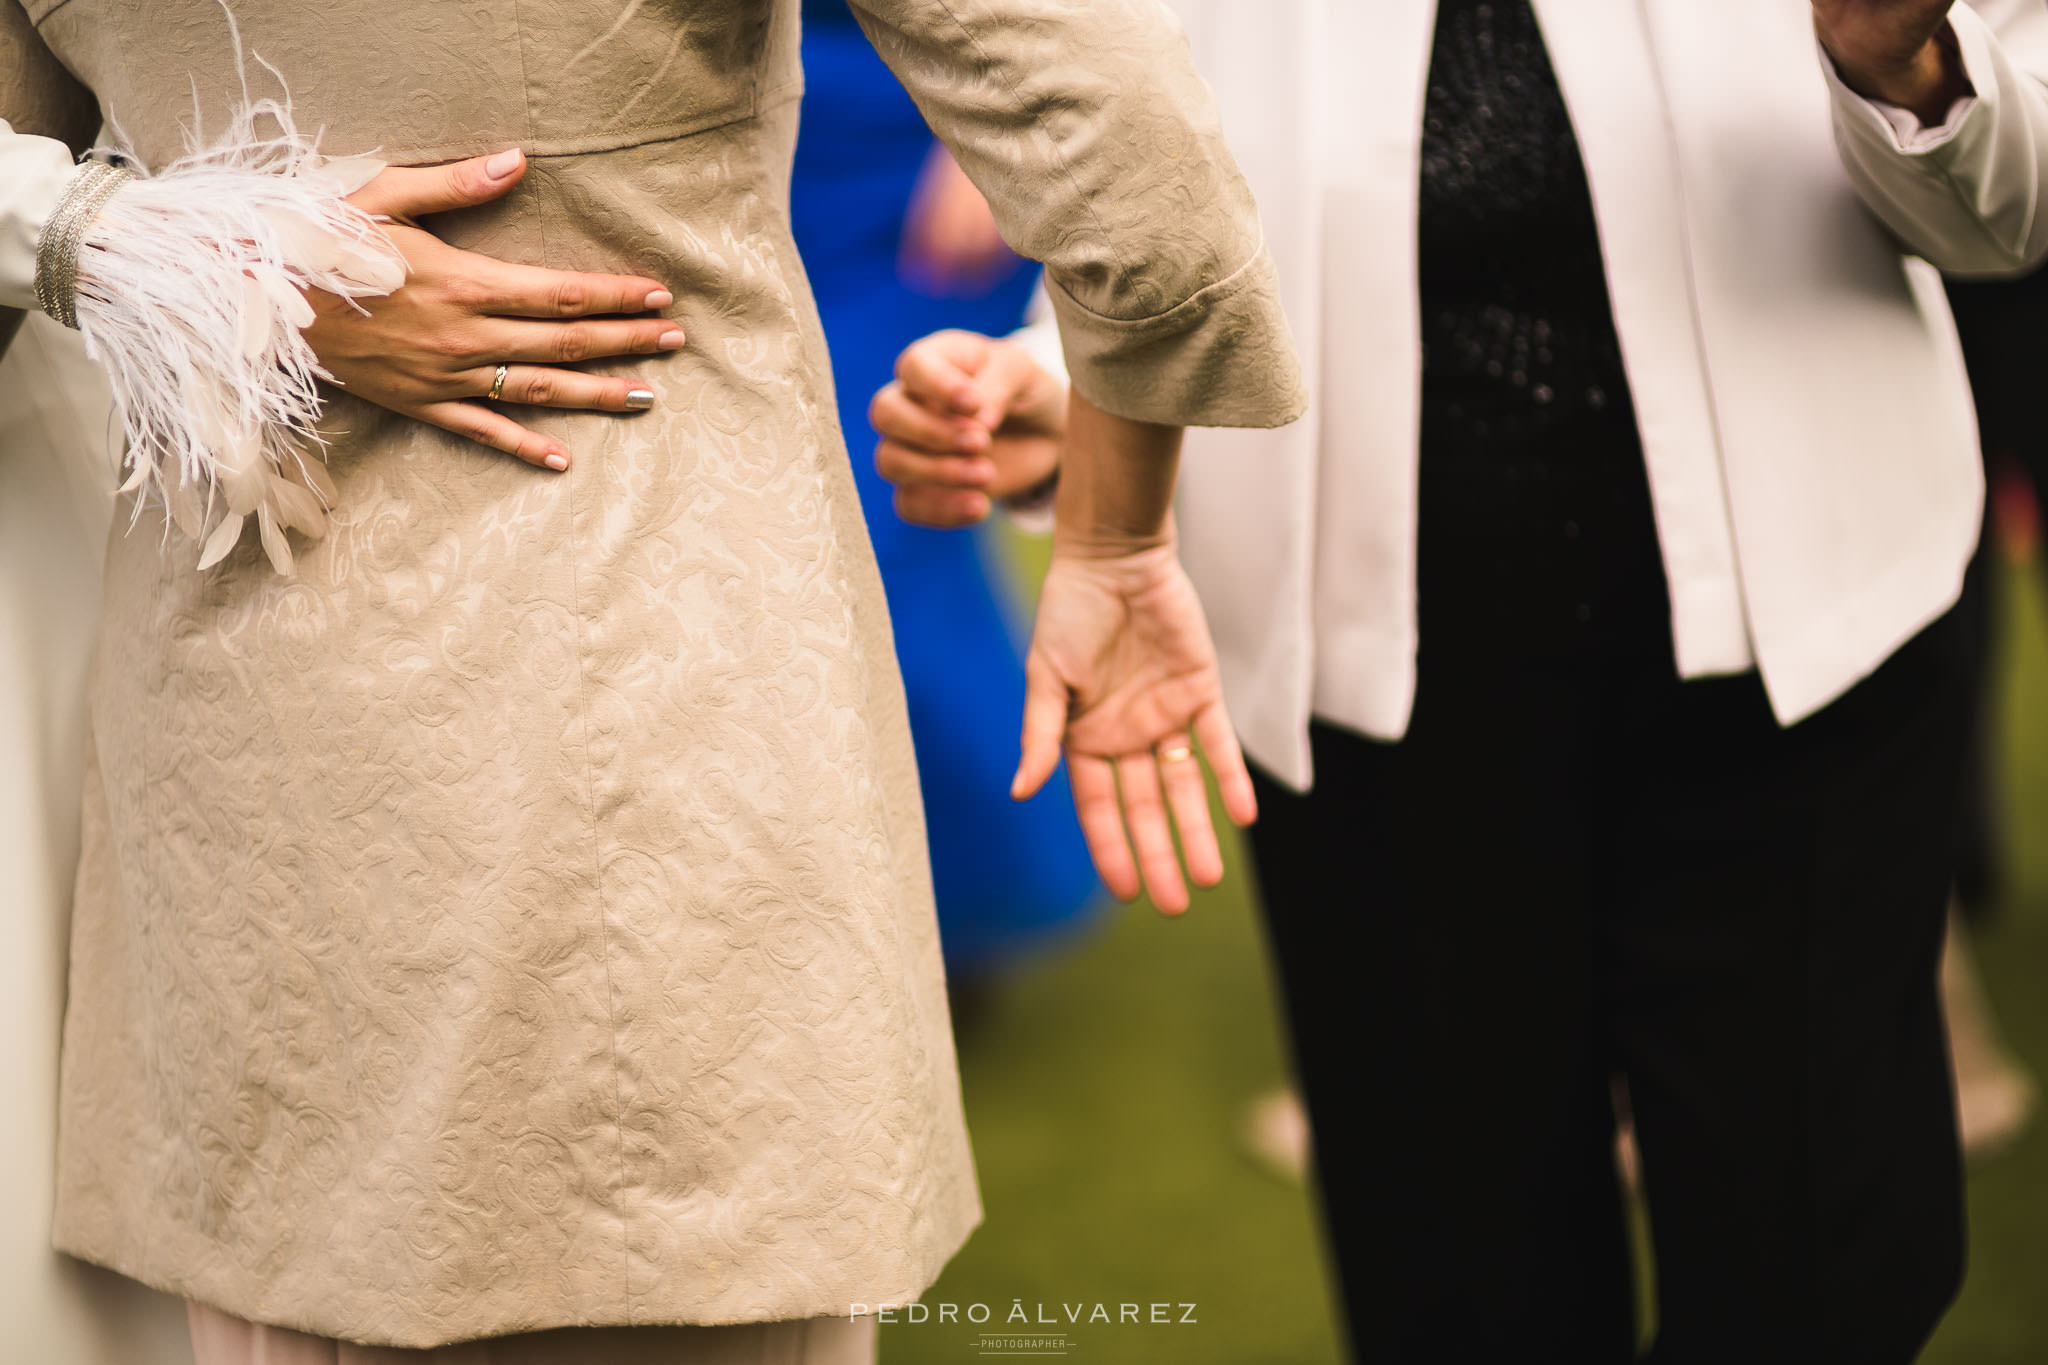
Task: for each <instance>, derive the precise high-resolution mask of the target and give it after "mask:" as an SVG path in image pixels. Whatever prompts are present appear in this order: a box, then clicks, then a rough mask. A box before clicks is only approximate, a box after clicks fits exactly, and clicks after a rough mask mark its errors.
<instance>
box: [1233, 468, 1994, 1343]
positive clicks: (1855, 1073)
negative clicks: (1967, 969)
mask: <svg viewBox="0 0 2048 1365" xmlns="http://www.w3.org/2000/svg"><path fill="white" fill-rule="evenodd" d="M1609 454H1610V455H1613V456H1615V458H1598V457H1588V458H1586V459H1585V460H1583V461H1582V462H1576V463H1575V462H1573V461H1569V460H1568V461H1563V462H1558V463H1553V462H1551V461H1547V460H1540V459H1539V460H1536V461H1533V462H1529V463H1525V464H1523V465H1519V466H1518V465H1517V464H1516V463H1515V462H1513V461H1512V460H1504V461H1501V462H1498V463H1493V464H1485V465H1459V464H1456V463H1453V462H1448V461H1446V462H1440V463H1439V464H1438V465H1437V466H1436V467H1435V468H1432V467H1431V465H1430V463H1429V461H1428V460H1427V459H1425V463H1424V476H1423V477H1424V483H1423V495H1422V496H1423V504H1422V505H1423V526H1422V551H1421V563H1420V595H1421V631H1422V634H1421V639H1422V650H1421V659H1420V683H1419V692H1418V697H1417V702H1416V707H1415V712H1414V719H1413V724H1412V727H1411V729H1410V731H1409V733H1408V735H1407V737H1406V738H1405V739H1404V740H1402V741H1401V742H1400V743H1398V744H1381V743H1375V742H1372V741H1368V740H1365V739H1362V738H1358V737H1355V736H1352V735H1350V734H1347V733H1344V732H1340V731H1337V730H1335V729H1331V728H1328V727H1321V726H1319V727H1318V728H1317V730H1316V732H1315V734H1314V749H1315V766H1316V785H1315V789H1314V791H1313V793H1312V794H1310V795H1308V796H1298V795H1295V794H1293V793H1290V792H1288V791H1285V790H1284V789H1282V788H1280V787H1278V786H1277V785H1276V784H1274V783H1273V782H1271V781H1270V780H1266V779H1264V778H1263V777H1262V778H1261V779H1260V790H1259V800H1260V810H1261V814H1260V819H1259V823H1258V824H1257V826H1256V827H1255V828H1254V830H1253V832H1252V842H1253V847H1254V852H1255V854H1256V858H1257V863H1258V871H1259V877H1260V880H1261V883H1262V885H1263V889H1264V896H1265V902H1266V913H1267V917H1268V924H1269V932H1270V935H1271V942H1272V946H1273V949H1274V953H1275V957H1276V960H1277V963H1278V967H1279V970H1280V974H1281V977H1282V981H1283V985H1284V990H1285V996H1286V1001H1287V1012H1288V1015H1289V1022H1290V1025H1291V1032H1292V1035H1293V1042H1294V1050H1295V1056H1296V1061H1297V1064H1298V1068H1299V1074H1300V1078H1301V1083H1302V1087H1303V1090H1304V1093H1305V1096H1306V1099H1307V1102H1308V1107H1309V1111H1310V1116H1311V1119H1312V1122H1313V1126H1314V1132H1315V1147H1316V1163H1317V1172H1318V1174H1317V1179H1318V1183H1319V1188H1320V1194H1321V1198H1322V1201H1323V1205H1324V1209H1325V1211H1326V1226H1327V1231H1328V1235H1329V1239H1330V1243H1331V1245H1332V1249H1333V1251H1334V1254H1335V1259H1336V1264H1337V1268H1338V1273H1339V1280H1340V1283H1341V1291H1342V1296H1343V1300H1344V1305H1345V1308H1346V1310H1347V1316H1348V1318H1349V1324H1350V1330H1351V1335H1352V1339H1353V1342H1354V1344H1355V1348H1356V1354H1357V1356H1358V1358H1359V1359H1361V1360H1363V1361H1368V1362H1418V1363H1419V1362H1430V1365H1440V1363H1442V1362H1459V1361H1486V1362H1523V1361H1566V1362H1573V1363H1574V1365H1597V1363H1599V1362H1608V1361H1626V1360H1632V1359H1634V1349H1633V1345H1632V1343H1633V1337H1634V1328H1633V1317H1632V1303H1631V1281H1630V1273H1629V1267H1628V1257H1627V1251H1626V1242H1625V1230H1624V1214H1623V1207H1622V1201H1621V1197H1620V1194H1619V1192H1618V1187H1617V1179H1616V1174H1615V1168H1614V1164H1613V1159H1612V1142H1613V1136H1614V1119H1613V1113H1612V1106H1611V1101H1610V1078H1611V1077H1612V1076H1613V1075H1614V1074H1615V1073H1617V1072H1618V1073H1620V1074H1621V1075H1622V1076H1624V1077H1625V1078H1626V1082H1627V1086H1628V1089H1629V1092H1630V1095H1631V1097H1632V1103H1633V1108H1634V1116H1635V1122H1636V1125H1637V1133H1638V1141H1639V1144H1640V1150H1641V1152H1642V1158H1643V1171H1644V1184H1645V1190H1646V1195H1647V1202H1648V1208H1649V1216H1650V1221H1651V1226H1652V1237H1653V1239H1654V1243H1655V1258H1656V1283H1657V1295H1658V1303H1659V1333H1658V1337H1657V1343H1656V1346H1655V1348H1654V1351H1653V1353H1652V1355H1651V1357H1650V1358H1651V1359H1652V1360H1654V1361H1657V1362H1662V1363H1663V1365H1691V1363H1692V1362H1702V1363H1710V1365H1736V1363H1738V1362H1739V1363H1740V1365H1767V1363H1768V1362H1778V1361H1785V1362H1793V1361H1797V1362H1800V1363H1801V1365H1851V1363H1853V1365H1883V1363H1884V1362H1906V1361H1910V1360H1912V1359H1914V1358H1915V1356H1916V1355H1917V1354H1918V1353H1919V1350H1920V1348H1921V1346H1922V1345H1923V1344H1924V1342H1925V1340H1926V1338H1927V1337H1928V1335H1929V1333H1930V1332H1931V1331H1932V1329H1933V1327H1934V1325H1935V1323H1936V1322H1937V1320H1938V1319H1939V1318H1940V1316H1941V1314H1942V1312H1943V1311H1944V1310H1945V1308H1946V1306H1947V1305H1948V1303H1949V1302H1950V1301H1951V1299H1952V1298H1953V1296H1954V1293H1955V1291H1956V1289H1957V1287H1958V1285H1959V1283H1960V1279H1961V1270H1962V1257H1963V1234H1962V1203H1961V1165H1960V1159H1959V1156H1958V1152H1957V1143H1956V1135H1955V1125H1954V1116H1953V1112H1952V1101H1951V1097H1950V1089H1949V1086H1950V1080H1949V1068H1948V1061H1947V1053H1946V1048H1945V1046H1944V1031H1943V1023H1942V1019H1941V1015H1940V1008H1939V1000H1938V996H1937V992H1936V975H1937V965H1938V960H1939V955H1940V949H1941V943H1942V935H1943V924H1944V906H1945V903H1946V900H1947V896H1948V892H1949V883H1950V876H1951V847H1952V843H1951V830H1952V827H1953V826H1952V811H1953V806H1954V802H1955V800H1956V796H1957V791H1958V787H1959V782H1960V773H1961V770H1962V763H1963V749H1964V735H1965V730H1966V724H1967V718H1968V715H1969V706H1970V695H1971V688H1972V687H1973V685H1974V679H1973V672H1974V670H1973V667H1972V664H1971V650H1970V648H1969V643H1968V641H1967V640H1966V639H1965V638H1963V637H1964V636H1965V635H1966V633H1967V631H1968V628H1969V621H1968V617H1967V615H1966V614H1965V613H1959V612H1952V613H1950V614H1949V616H1947V617H1945V618H1943V619H1942V620H1941V621H1939V622H1937V623H1936V624H1934V625H1933V626H1931V627H1929V628H1928V629H1927V630H1926V631H1925V632H1923V633H1922V634H1921V635H1920V636H1919V637H1917V638H1916V639H1914V640H1913V641H1912V642H1910V643H1909V644H1907V645H1906V646H1905V647H1904V648H1903V649H1902V650H1900V651H1899V653H1898V654H1896V655H1895V656H1894V657H1893V658H1892V659H1891V660H1890V661H1889V662H1887V663H1886V664H1885V665H1883V667H1882V668H1880V669H1879V670H1878V671H1877V672H1876V673H1875V674H1874V675H1873V676H1871V677H1870V678H1868V679H1867V680H1865V681H1864V682H1863V683H1862V684H1860V685H1859V686H1857V687H1856V688H1855V689H1854V690H1853V691H1851V692H1849V693H1848V694H1847V695H1846V696H1844V697H1843V698H1842V699H1841V700H1839V701H1837V702H1836V703H1835V704H1833V705H1831V706H1829V707H1828V708H1827V709H1826V710H1825V711H1823V712H1822V713H1820V714H1819V715H1817V716H1814V717H1812V718H1810V719H1808V720H1806V721H1804V722H1802V723H1800V724H1798V725H1795V726H1792V727H1790V728H1782V727H1780V726H1779V725H1778V724H1777V722H1776V721H1775V720H1774V718H1773V717H1772V714H1771V712H1770V709H1769V707H1768V705H1767V704H1766V701H1765V697H1764V693H1763V690H1762V687H1761V685H1760V684H1759V682H1758V681H1757V679H1756V677H1755V676H1754V675H1749V676H1743V677H1736V678H1727V679H1716V680H1706V681H1693V682H1684V683H1681V682H1679V681H1678V680H1677V676H1676V670H1675V667H1674V665H1673V662H1672V649H1671V645H1670V640H1669V629H1670V627H1669V619H1668V608H1667V606H1666V605H1665V589H1664V582H1663V577H1662V571H1661V568H1660V567H1659V562H1658V557H1657V548H1656V540H1655V533H1654V531H1653V529H1652V527H1651V523H1650V518H1649V507H1648V503H1647V495H1646V492H1645V490H1644V488H1643V486H1642V479H1641V474H1640V461H1639V458H1635V457H1633V455H1632V453H1631V452H1626V451H1624V452H1618V453H1616V452H1609ZM1620 455H1627V456H1629V458H1626V459H1624V458H1619V456H1620ZM1631 460H1633V461H1634V462H1633V463H1631Z"/></svg>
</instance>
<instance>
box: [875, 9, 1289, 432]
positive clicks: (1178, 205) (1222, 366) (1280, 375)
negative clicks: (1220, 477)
mask: <svg viewBox="0 0 2048 1365" xmlns="http://www.w3.org/2000/svg"><path fill="white" fill-rule="evenodd" d="M852 5H853V10H854V13H855V15H856V17H857V18H858V19H859V20H860V23H861V26H862V27H863V28H864V29H865V30H866V31H867V34H868V37H869V39H870V40H871V41H872V42H873V43H874V45H875V47H876V49H877V51H879V52H880V53H881V55H882V58H883V60H885V61H886V62H888V64H889V66H890V67H891V69H893V70H894V71H895V73H896V76H897V78H898V79H899V80H901V81H902V82H903V84H904V86H905V88H907V89H908V90H909V91H910V94H911V97H912V98H913V99H915V100H916V101H917V104H918V107H919V108H920V109H921V110H922V111H923V112H924V116H925V119H926V120H927V121H928V122H929V123H930V124H931V126H932V129H933V131H934V132H936V133H937V134H938V136H939V138H940V139H941V140H942V141H944V142H945V144H946V145H947V146H948V147H949V148H951V149H952V152H953V155H954V156H955V157H956V158H957V159H958V160H959V162H960V165H961V167H962V168H963V169H964V170H965V171H966V172H967V175H968V177H969V178H970V179H971V180H973V181H974V183H975V185H976V186H977V187H979V188H980V190H981V192H982V193H983V194H984V195H985V196H986V197H987V198H988V201H989V206H990V207H991V208H992V209H993V210H994V212H995V217H996V222H997V223H998V225H1000V227H1001V228H1002V232H1003V237H1004V239H1005V240H1006V241H1008V242H1009V244H1010V246H1011V247H1012V248H1013V249H1015V250H1016V251H1017V253H1018V254H1019V255H1022V256H1027V257H1030V258H1031V259H1033V260H1037V261H1042V262H1044V263H1045V267H1046V276H1047V291H1048V293H1049V294H1050V295H1051V298H1052V305H1053V311H1054V313H1055V314H1056V315H1057V317H1058V319H1059V328H1060V337H1061V341H1062V344H1063V348H1064V350H1065V354H1066V361H1067V368H1068V371H1069V372H1070V373H1071V375H1072V376H1073V383H1074V387H1075V388H1076V389H1077V390H1078V391H1079V392H1080V393H1081V394H1083V395H1084V396H1085V397H1087V398H1088V399H1089V400H1090V401H1092V402H1094V403H1095V404H1096V405H1097V406H1099V407H1101V408H1103V409H1105V410H1106V411H1109V412H1113V413H1116V414H1118V415H1120V416H1123V417H1129V418H1133V419H1136V420H1140V421H1150V422H1162V423H1173V424H1180V425H1186V426H1243V427H1269V426H1279V425H1282V424H1284V423H1286V422H1290V421H1292V420H1294V419H1295V418H1296V417H1298V416H1300V415H1301V411H1302V408H1303V406H1304V404H1305V402H1306V392H1305V390H1304V387H1303V384H1302V377H1301V367H1300V364H1299V362H1298V360H1297V358H1296V355H1295V351H1294V343H1293V341H1292V339H1291V338H1290V337H1289V335H1288V331H1287V323H1286V319H1285V318H1284V317H1283V316H1282V314H1281V311H1280V300H1279V289H1278V285H1277V282H1276V279H1275V276H1274V272H1273V262H1272V258H1271V257H1270V256H1269V255H1268V254H1267V252H1266V248H1265V243H1264V239H1263V236H1262V234H1261V231H1260V227H1259V216H1258V210H1257V208H1256V207H1255V206H1254V205H1253V203H1252V197H1251V192H1250V191H1249V190H1248V189H1247V188H1246V187H1245V183H1244V177H1243V176H1242V175H1240V174H1239V172H1238V168H1237V163H1236V162H1235V161H1234V160H1233V159H1232V157H1231V155H1230V150H1229V149H1228V148H1227V147H1226V146H1225V145H1224V142H1223V134H1222V128H1221V125H1220V123H1219V120H1218V117H1217V112H1216V104H1215V100H1214V98H1213V97H1212V96H1211V94H1210V92H1209V89H1208V87H1207V86H1206V85H1205V84H1203V82H1202V79H1201V78H1200V77H1199V76H1197V75H1196V74H1195V70H1194V65H1193V62H1192V59H1191V58H1190V56H1189V52H1188V45H1187V40H1186V37H1185V35H1184V34H1183V33H1182V32H1181V29H1180V25H1179V21H1178V20H1176V19H1175V18H1174V17H1173V15H1172V13H1171V12H1170V11H1168V10H1167V9H1166V7H1165V6H1164V5H1163V4H1161V3H1160V0H852Z"/></svg>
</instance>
